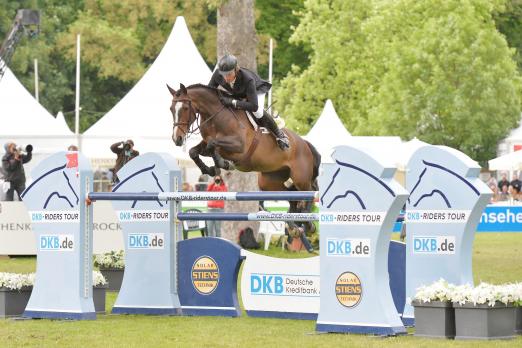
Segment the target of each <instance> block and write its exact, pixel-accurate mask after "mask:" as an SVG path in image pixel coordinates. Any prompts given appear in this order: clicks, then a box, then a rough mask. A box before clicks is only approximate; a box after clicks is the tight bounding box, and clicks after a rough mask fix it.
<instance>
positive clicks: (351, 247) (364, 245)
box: [326, 238, 372, 257]
mask: <svg viewBox="0 0 522 348" xmlns="http://www.w3.org/2000/svg"><path fill="white" fill-rule="evenodd" d="M371 254H372V250H371V242H370V240H369V239H335V238H328V239H327V240H326V255H327V256H343V257H370V256H371Z"/></svg>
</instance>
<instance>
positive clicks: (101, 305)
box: [92, 284, 108, 314]
mask: <svg viewBox="0 0 522 348" xmlns="http://www.w3.org/2000/svg"><path fill="white" fill-rule="evenodd" d="M107 288H108V286H107V284H105V285H98V286H94V287H93V288H92V299H93V301H94V311H95V312H96V314H105V295H106V293H107Z"/></svg>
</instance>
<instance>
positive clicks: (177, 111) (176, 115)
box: [174, 102, 183, 133]
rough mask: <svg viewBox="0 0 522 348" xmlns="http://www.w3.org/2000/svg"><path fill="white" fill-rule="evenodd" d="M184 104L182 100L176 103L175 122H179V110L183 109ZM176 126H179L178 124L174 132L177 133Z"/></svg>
mask: <svg viewBox="0 0 522 348" xmlns="http://www.w3.org/2000/svg"><path fill="white" fill-rule="evenodd" d="M182 106H183V103H182V102H176V105H174V109H175V110H176V113H175V114H174V124H177V123H178V121H179V110H181V107H182ZM176 128H178V126H175V127H174V133H176Z"/></svg>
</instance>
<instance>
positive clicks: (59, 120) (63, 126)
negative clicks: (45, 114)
mask: <svg viewBox="0 0 522 348" xmlns="http://www.w3.org/2000/svg"><path fill="white" fill-rule="evenodd" d="M55 122H56V124H57V125H58V127H59V129H60V130H61V131H62V132H63V133H64V134H70V135H74V133H73V131H72V130H71V128H69V125H68V124H67V122H66V121H65V117H64V116H63V112H61V111H60V112H58V114H56V119H55Z"/></svg>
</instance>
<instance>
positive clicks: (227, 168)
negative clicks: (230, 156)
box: [224, 161, 236, 170]
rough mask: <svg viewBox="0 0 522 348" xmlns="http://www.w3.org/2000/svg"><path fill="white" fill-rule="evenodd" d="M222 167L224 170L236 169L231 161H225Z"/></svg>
mask: <svg viewBox="0 0 522 348" xmlns="http://www.w3.org/2000/svg"><path fill="white" fill-rule="evenodd" d="M224 169H226V170H236V165H235V164H234V162H232V161H226V162H225V165H224Z"/></svg>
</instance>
